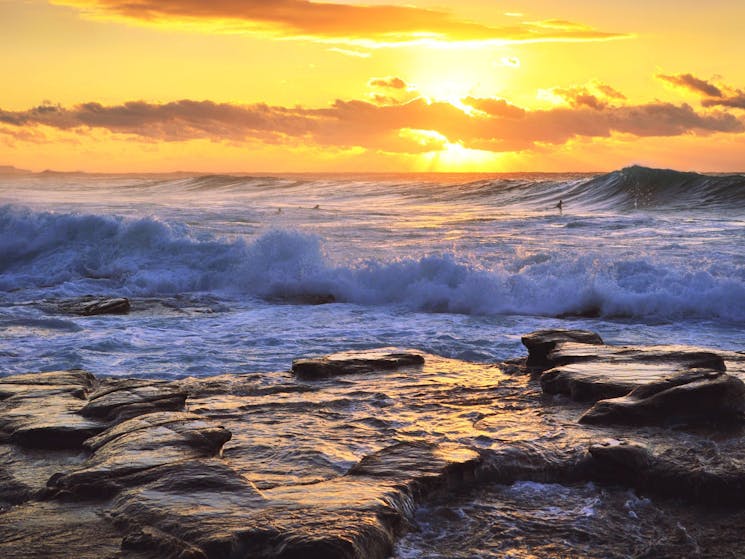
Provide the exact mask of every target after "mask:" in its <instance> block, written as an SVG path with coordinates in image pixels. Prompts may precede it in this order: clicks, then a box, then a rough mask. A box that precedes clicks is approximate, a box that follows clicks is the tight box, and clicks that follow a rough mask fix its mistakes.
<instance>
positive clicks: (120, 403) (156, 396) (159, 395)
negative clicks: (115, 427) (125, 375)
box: [80, 379, 187, 421]
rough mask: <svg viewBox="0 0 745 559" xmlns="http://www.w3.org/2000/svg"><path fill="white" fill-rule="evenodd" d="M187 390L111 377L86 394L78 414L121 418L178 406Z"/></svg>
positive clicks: (159, 382) (182, 401)
mask: <svg viewBox="0 0 745 559" xmlns="http://www.w3.org/2000/svg"><path fill="white" fill-rule="evenodd" d="M186 397H187V393H186V392H185V391H183V390H181V389H179V388H178V387H177V386H175V385H173V384H171V383H167V382H161V381H155V380H145V379H123V380H111V381H109V382H107V383H106V384H105V385H103V386H101V387H100V388H99V389H97V390H96V391H95V392H93V393H91V394H90V396H89V401H88V402H87V403H86V404H85V406H83V407H82V408H81V410H80V413H81V415H84V416H86V417H96V418H101V419H104V420H107V421H113V420H117V421H121V420H123V419H128V418H131V417H135V416H137V415H141V414H145V413H151V412H155V411H165V410H172V411H177V410H182V409H183V408H184V404H185V402H186Z"/></svg>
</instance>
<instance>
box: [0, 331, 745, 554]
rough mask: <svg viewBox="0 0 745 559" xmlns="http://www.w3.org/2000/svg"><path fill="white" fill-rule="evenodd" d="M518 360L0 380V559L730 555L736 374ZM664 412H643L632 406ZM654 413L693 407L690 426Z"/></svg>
mask: <svg viewBox="0 0 745 559" xmlns="http://www.w3.org/2000/svg"><path fill="white" fill-rule="evenodd" d="M526 346H527V347H528V348H529V351H530V352H531V355H530V356H529V357H528V358H527V359H521V360H514V361H513V362H511V363H510V364H505V365H483V364H474V363H467V362H463V361H457V360H451V359H445V358H441V357H437V356H433V355H423V354H422V353H420V352H417V351H409V350H401V349H396V348H384V349H381V350H375V351H366V352H345V353H344V354H337V355H334V356H328V357H326V358H323V359H315V360H303V361H301V362H300V364H299V365H298V367H297V369H298V370H295V371H294V372H295V374H294V375H293V374H292V373H291V372H277V373H262V374H250V375H236V376H222V377H212V378H185V379H181V380H177V381H172V382H162V381H154V380H142V379H139V380H138V379H129V380H121V379H118V380H117V379H105V378H96V377H94V376H92V375H90V374H86V373H82V372H77V371H67V372H65V371H63V372H56V373H46V374H41V375H40V374H30V375H18V376H15V377H6V378H0V443H2V444H0V507H2V509H0V511H1V512H0V554H2V556H3V557H38V556H54V557H60V558H65V557H70V558H72V557H75V558H76V559H85V558H87V557H90V558H94V557H95V558H98V557H104V556H119V557H131V558H133V559H148V558H151V559H155V558H156V557H157V558H162V557H179V558H185V557H194V558H197V557H198V558H204V557H209V558H221V559H222V558H236V559H237V558H247V557H266V558H269V557H282V558H291V557H303V558H304V559H309V558H314V557H318V558H321V557H323V558H326V557H330V558H334V557H340V558H347V557H348V558H353V557H354V558H360V559H362V558H365V559H368V558H376V557H380V558H384V557H389V556H394V557H397V558H400V559H404V558H413V557H453V558H456V557H457V558H461V557H462V558H466V557H468V558H475V557H516V558H521V559H527V558H554V557H592V558H595V557H597V558H601V557H603V558H606V557H608V558H616V557H618V558H620V557H671V558H672V557H676V558H677V557H725V556H729V555H730V554H732V553H735V552H736V551H737V550H738V549H739V548H740V546H741V544H742V536H741V533H742V527H743V526H745V512H743V511H744V510H745V508H744V507H743V505H745V494H743V491H742V488H743V487H745V466H744V464H745V445H743V444H742V442H743V432H742V429H741V418H740V417H739V415H738V414H739V412H740V410H741V409H743V408H742V407H741V405H742V404H743V398H745V396H744V395H743V390H742V389H741V388H742V382H741V379H740V378H739V377H740V376H741V375H742V368H743V367H742V365H743V361H745V356H742V355H740V354H729V353H721V352H710V351H703V350H700V349H696V348H694V349H691V348H679V347H676V348H669V347H655V348H639V347H634V348H618V347H613V346H607V345H604V344H603V342H602V340H601V339H600V338H599V336H597V335H595V334H593V333H583V332H576V331H571V332H565V331H548V332H538V333H534V334H533V335H531V336H530V337H528V338H527V343H526ZM681 375H683V377H681ZM559 377H560V378H561V379H562V380H561V382H560V383H558V384H557V382H554V381H556V379H557V378H559ZM681 379H682V380H681ZM711 379H714V380H715V381H716V391H715V392H714V393H712V391H711V388H710V387H711V382H709V381H710V380H711ZM721 379H725V380H726V382H720V381H721ZM689 381H690V382H689ZM659 383H662V385H660V384H659ZM580 385H581V386H582V387H583V388H582V389H581V390H578V389H572V387H573V386H580ZM556 386H559V387H560V389H559V388H556V389H554V388H555V387H556ZM619 386H620V387H626V388H624V390H626V392H622V393H619V390H620V388H619ZM660 386H662V388H660ZM681 386H684V387H685V390H684V398H683V400H679V399H677V398H678V396H677V394H678V392H676V390H678V389H679V388H680V387H681ZM561 387H563V388H561ZM632 390H634V391H635V392H634V394H632V395H631V396H625V395H626V394H628V392H631V391H632ZM669 390H672V391H673V392H672V394H673V395H672V396H670V394H671V393H669V392H667V394H668V395H667V396H665V398H668V399H666V400H664V402H663V404H661V405H652V406H647V407H645V408H644V409H643V413H642V412H640V411H639V407H638V406H643V405H644V403H643V402H642V403H641V404H639V403H638V401H642V400H644V398H642V397H641V396H645V397H646V396H655V395H658V394H662V393H664V392H666V391H669ZM588 394H591V395H592V397H591V398H588V397H587V395H588ZM712 394H714V396H712ZM618 396H621V397H628V398H631V399H632V400H634V406H637V407H636V408H635V410H634V411H633V413H634V414H637V415H635V416H634V417H638V414H640V413H641V414H642V415H643V417H644V421H643V422H641V423H643V426H635V427H633V428H632V427H628V426H624V424H625V423H639V422H638V421H637V422H634V421H602V422H598V421H596V422H593V423H592V424H587V423H580V422H579V419H580V418H581V417H583V414H586V413H587V412H588V409H590V408H591V407H592V406H601V407H602V406H605V407H606V408H607V407H608V406H610V407H613V406H614V405H615V406H616V407H617V406H618V403H617V402H616V403H615V404H614V403H613V401H612V400H607V399H604V398H608V397H618ZM713 397H720V398H721V399H722V401H723V402H726V403H727V406H728V407H726V411H727V413H726V414H720V413H719V412H720V411H721V410H722V409H725V408H722V407H720V406H718V405H716V402H713V400H712V398H713ZM670 401H673V403H676V402H677V403H680V402H683V403H685V405H686V406H687V407H688V408H695V407H696V404H697V402H700V403H702V404H705V405H702V406H701V407H699V408H698V409H697V410H696V413H693V414H691V413H687V412H686V413H684V412H685V409H681V408H680V406H678V407H676V406H674V405H671V404H670ZM596 402H597V403H596ZM604 402H606V403H605V404H604ZM608 402H610V403H608ZM658 404H659V402H658ZM686 406H684V407H686ZM621 407H622V408H624V406H621ZM614 409H615V408H614ZM624 410H625V408H624ZM624 410H622V411H621V412H619V411H614V414H618V413H622V412H623V411H624ZM614 417H615V416H614ZM725 507H727V508H725ZM24 519H26V520H27V521H24ZM76 519H80V521H79V522H76ZM94 532H99V533H100V534H101V537H100V538H95V537H90V534H91V533H94ZM50 533H51V534H54V536H53V537H46V535H47V534H50ZM116 542H119V543H118V544H116ZM115 544H116V545H115ZM117 545H118V550H117V551H116V552H113V551H112V549H114V548H116V547H117Z"/></svg>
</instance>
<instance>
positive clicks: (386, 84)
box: [367, 76, 406, 89]
mask: <svg viewBox="0 0 745 559" xmlns="http://www.w3.org/2000/svg"><path fill="white" fill-rule="evenodd" d="M367 85H369V86H370V87H382V88H390V89H406V82H405V81H404V80H402V79H401V78H397V77H395V76H390V77H387V78H370V81H368V82H367Z"/></svg>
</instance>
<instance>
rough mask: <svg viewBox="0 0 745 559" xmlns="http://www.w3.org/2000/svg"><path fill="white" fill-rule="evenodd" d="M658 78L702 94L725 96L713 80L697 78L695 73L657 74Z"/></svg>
mask: <svg viewBox="0 0 745 559" xmlns="http://www.w3.org/2000/svg"><path fill="white" fill-rule="evenodd" d="M657 78H658V79H660V80H662V81H664V82H667V83H669V84H672V85H674V86H675V87H680V88H682V89H687V90H688V91H692V92H694V93H698V94H701V95H707V96H709V97H723V96H724V94H723V93H722V90H721V89H719V88H718V87H717V86H715V85H714V84H712V83H711V82H708V81H706V80H702V79H701V78H697V77H696V76H694V75H693V74H676V75H674V76H672V75H670V76H669V75H665V74H657Z"/></svg>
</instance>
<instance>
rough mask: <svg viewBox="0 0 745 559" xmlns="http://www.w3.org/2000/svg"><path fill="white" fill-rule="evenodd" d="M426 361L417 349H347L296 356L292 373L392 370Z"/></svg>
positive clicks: (312, 374) (316, 375)
mask: <svg viewBox="0 0 745 559" xmlns="http://www.w3.org/2000/svg"><path fill="white" fill-rule="evenodd" d="M423 363H424V356H423V355H422V354H421V353H419V352H417V351H414V350H400V349H397V348H382V349H374V350H367V351H344V352H340V353H333V354H331V355H327V356H326V357H319V358H315V359H295V360H294V361H293V362H292V372H293V373H294V374H295V375H296V376H297V377H299V378H302V379H311V380H312V379H319V378H327V377H333V376H339V375H351V374H356V373H370V372H375V371H390V370H395V369H401V368H404V367H414V366H418V365H422V364H423Z"/></svg>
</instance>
